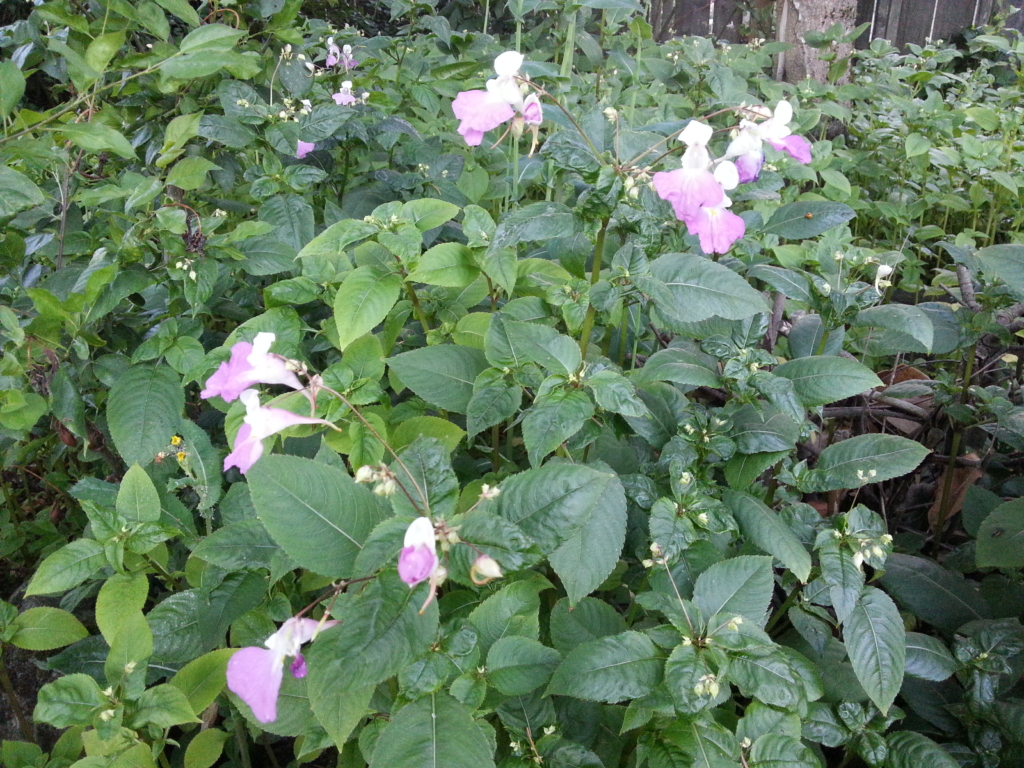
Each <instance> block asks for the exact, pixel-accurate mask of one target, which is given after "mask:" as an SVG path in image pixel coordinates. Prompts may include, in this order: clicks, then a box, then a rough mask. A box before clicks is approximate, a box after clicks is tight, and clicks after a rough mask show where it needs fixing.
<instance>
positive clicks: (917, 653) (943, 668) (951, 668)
mask: <svg viewBox="0 0 1024 768" xmlns="http://www.w3.org/2000/svg"><path fill="white" fill-rule="evenodd" d="M957 666H958V664H957V662H956V659H954V658H953V654H951V653H950V652H949V649H948V648H947V647H946V644H945V643H944V642H942V641H941V640H940V639H939V638H937V637H932V636H931V635H922V634H921V633H920V632H907V652H906V662H905V671H906V674H908V675H912V676H913V677H920V678H921V679H923V680H933V681H935V682H937V683H938V682H942V681H943V680H946V679H947V678H948V677H950V675H952V674H953V673H954V672H956V670H957Z"/></svg>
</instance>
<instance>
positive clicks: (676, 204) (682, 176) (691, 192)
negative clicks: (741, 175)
mask: <svg viewBox="0 0 1024 768" xmlns="http://www.w3.org/2000/svg"><path fill="white" fill-rule="evenodd" d="M713 134H714V130H713V129H712V128H711V126H710V125H707V124H706V123H700V122H698V121H696V120H692V121H690V123H689V124H688V125H687V126H686V128H684V129H683V131H682V133H681V134H680V135H679V139H680V140H681V141H682V142H683V143H684V144H686V152H684V153H683V158H682V167H681V168H679V169H678V170H675V171H661V172H658V173H656V174H654V178H653V179H652V181H653V182H654V189H655V191H656V192H657V193H658V196H659V197H660V198H661V199H662V200H667V201H668V202H669V203H671V204H672V209H673V210H674V211H675V214H676V218H677V219H679V220H680V221H684V222H687V226H689V219H690V218H692V217H693V216H695V215H696V214H697V212H698V210H699V209H700V208H701V207H702V206H717V205H721V204H722V200H723V198H724V197H725V190H726V189H732V188H733V187H735V186H736V182H737V176H738V174H737V171H736V167H735V166H734V165H733V164H732V162H730V161H728V160H726V161H723V162H720V163H718V164H717V165H715V166H714V170H713V171H712V162H711V155H710V154H709V153H708V142H709V141H711V136H712V135H713Z"/></svg>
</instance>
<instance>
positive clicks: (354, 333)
mask: <svg viewBox="0 0 1024 768" xmlns="http://www.w3.org/2000/svg"><path fill="white" fill-rule="evenodd" d="M311 245H312V243H311ZM300 255H301V254H300ZM401 292H402V281H401V279H400V278H399V277H398V275H396V274H393V273H391V272H385V271H384V270H382V269H379V268H377V267H359V268H358V269H355V270H353V271H352V272H350V273H349V274H348V276H347V277H346V278H345V282H343V283H342V284H341V287H340V288H339V289H338V293H337V295H336V296H335V299H334V322H335V323H336V324H337V326H338V346H339V348H341V349H342V350H343V351H344V349H345V347H347V346H348V345H349V344H351V343H352V342H353V341H355V340H356V339H358V338H359V337H360V336H364V335H366V334H367V333H369V332H370V331H372V330H373V329H374V328H375V327H376V326H377V325H379V324H380V323H382V322H384V318H385V317H387V315H388V313H389V312H390V311H391V308H392V307H393V306H395V302H397V301H398V297H399V295H400V294H401Z"/></svg>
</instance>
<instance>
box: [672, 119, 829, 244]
mask: <svg viewBox="0 0 1024 768" xmlns="http://www.w3.org/2000/svg"><path fill="white" fill-rule="evenodd" d="M745 110H746V112H747V113H748V114H749V115H751V116H755V117H762V118H767V119H765V120H764V122H762V123H757V122H755V121H754V120H750V119H744V120H743V121H741V122H740V127H739V131H738V133H737V135H736V137H735V138H734V139H733V140H732V141H731V142H730V144H729V147H728V149H727V150H726V153H725V155H724V156H723V157H721V158H719V159H717V160H713V159H712V157H711V154H710V152H708V143H709V142H710V141H711V137H712V136H713V135H714V129H712V127H711V126H710V125H708V124H706V123H702V122H699V121H697V120H691V121H690V122H689V123H688V124H687V126H686V127H685V128H684V129H683V131H682V133H680V135H679V139H680V140H681V141H682V142H683V143H684V144H686V151H685V152H684V153H683V158H682V162H681V167H680V168H679V169H677V170H675V171H662V172H659V173H656V174H654V179H653V183H654V189H655V191H656V192H657V193H658V196H659V197H661V199H663V200H666V201H668V202H669V203H671V204H672V208H673V210H674V211H675V214H676V218H677V219H679V220H680V221H682V222H684V223H685V224H686V228H687V229H688V230H689V232H690V234H694V235H697V236H699V237H700V247H701V248H702V249H703V250H704V252H705V253H726V252H727V251H728V250H729V249H730V248H731V247H732V244H733V243H735V242H736V241H737V240H739V239H740V238H741V237H743V234H744V233H745V232H746V225H745V223H744V222H743V219H741V218H740V217H739V216H737V215H736V214H735V213H732V212H731V211H729V210H728V208H729V207H730V206H731V205H732V200H730V199H729V197H728V195H726V192H727V191H728V190H732V189H735V188H736V187H737V186H738V185H739V184H747V183H750V182H752V181H756V180H757V178H758V175H759V174H760V173H761V168H762V166H763V165H764V152H763V151H762V149H761V147H762V144H763V143H764V142H768V143H769V144H770V145H771V146H772V147H774V148H775V149H777V150H780V151H783V152H786V153H787V154H789V155H790V156H791V157H793V158H794V159H795V160H797V161H799V162H801V163H809V162H810V161H811V148H810V147H811V145H810V143H809V142H808V141H807V139H805V138H803V137H802V136H793V135H791V133H790V129H789V121H790V120H791V119H792V117H793V107H792V106H790V104H789V102H785V101H783V102H780V103H779V105H778V106H777V107H776V109H775V113H774V114H772V113H771V112H770V111H769V110H767V109H766V108H764V107H759V108H753V109H751V108H745ZM733 158H735V160H733Z"/></svg>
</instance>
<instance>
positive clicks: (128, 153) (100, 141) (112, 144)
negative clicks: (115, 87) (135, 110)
mask: <svg viewBox="0 0 1024 768" xmlns="http://www.w3.org/2000/svg"><path fill="white" fill-rule="evenodd" d="M56 130H58V131H60V132H61V133H62V134H64V137H65V138H66V139H67V140H68V141H70V142H71V143H72V144H74V145H75V146H76V147H80V148H82V149H84V150H85V151H86V152H93V153H96V154H99V153H100V152H113V153H114V154H115V155H118V156H119V157H123V158H125V159H126V160H135V159H136V157H135V149H134V148H133V147H132V145H131V144H130V143H129V141H128V139H126V138H125V137H124V135H123V134H121V133H120V132H118V131H115V130H114V129H113V128H111V127H110V126H109V125H103V124H102V123H67V124H65V125H62V126H60V127H59V128H57V129H56Z"/></svg>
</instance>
